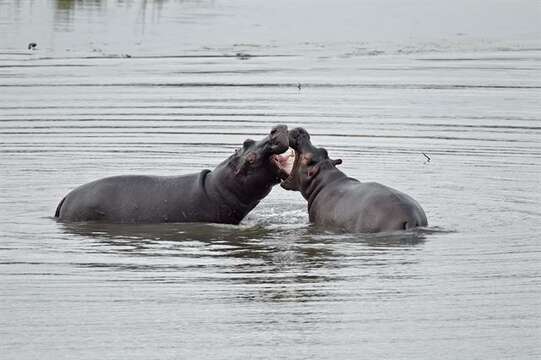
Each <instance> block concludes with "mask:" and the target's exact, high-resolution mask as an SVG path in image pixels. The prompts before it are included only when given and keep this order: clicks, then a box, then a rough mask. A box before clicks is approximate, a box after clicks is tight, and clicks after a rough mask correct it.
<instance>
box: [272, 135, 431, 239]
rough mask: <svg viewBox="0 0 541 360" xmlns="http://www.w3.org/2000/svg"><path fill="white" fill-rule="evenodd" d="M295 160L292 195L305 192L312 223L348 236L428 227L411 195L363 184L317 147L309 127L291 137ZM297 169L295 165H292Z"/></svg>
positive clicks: (288, 184)
mask: <svg viewBox="0 0 541 360" xmlns="http://www.w3.org/2000/svg"><path fill="white" fill-rule="evenodd" d="M289 146H290V147H292V148H293V150H295V160H294V162H293V164H292V168H291V167H290V169H287V170H286V171H289V174H290V175H289V177H287V178H286V179H285V180H283V181H282V184H281V186H282V187H283V188H284V189H286V190H294V191H300V192H301V194H302V196H303V197H304V198H305V199H306V200H307V201H308V214H309V219H310V222H312V223H314V224H316V225H319V226H322V227H330V228H335V229H340V230H344V231H348V232H366V233H374V232H382V231H395V230H407V229H411V228H414V227H417V226H426V225H427V220H426V215H425V212H424V211H423V209H422V208H421V206H420V205H419V203H417V201H415V200H414V199H412V198H411V197H410V196H408V195H406V194H404V193H402V192H400V191H398V190H395V189H392V188H390V187H388V186H385V185H382V184H378V183H375V182H365V183H363V182H360V181H358V180H356V179H353V178H350V177H348V176H347V175H346V174H344V173H343V172H342V171H340V170H338V169H337V168H336V165H338V164H341V163H342V160H340V159H338V160H332V159H330V158H329V156H328V154H327V150H325V149H324V148H316V147H314V146H313V145H312V143H311V142H310V135H309V134H308V132H307V131H306V130H305V129H303V128H296V129H293V130H291V131H290V132H289ZM290 166H291V165H290Z"/></svg>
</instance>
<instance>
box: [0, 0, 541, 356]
mask: <svg viewBox="0 0 541 360" xmlns="http://www.w3.org/2000/svg"><path fill="white" fill-rule="evenodd" d="M540 16H541V8H540V5H539V2H537V1H535V0H531V1H527V0H523V1H514V2H508V1H494V2H491V6H490V8H489V9H487V8H486V4H485V3H484V2H481V1H456V2H452V3H451V2H443V1H435V2H430V3H428V2H424V1H420V0H416V1H413V0H411V1H398V0H389V1H385V2H376V1H361V2H359V1H355V2H354V1H339V2H332V3H329V2H324V1H310V2H308V1H299V2H290V1H289V2H287V1H272V2H265V1H226V0H224V1H195V0H194V1H118V2H115V1H98V0H96V1H69V0H66V1H60V0H59V1H56V2H54V1H29V0H23V1H17V2H13V1H7V0H1V1H0V34H1V36H0V140H1V141H0V165H1V175H0V189H1V191H0V194H1V196H0V202H1V204H0V235H1V240H0V285H1V289H2V290H1V291H0V354H1V355H0V357H1V358H2V359H31V358H37V357H39V358H50V359H53V358H54V359H59V358H78V359H95V358H142V359H149V358H159V359H164V358H200V359H230V358H259V359H277V358H284V359H305V358H318V359H329V358H333V359H335V358H374V357H376V358H415V359H422V358H424V359H432V358H440V359H456V358H459V357H467V358H483V359H486V358H498V359H503V358H512V359H519V358H520V359H528V358H529V359H538V358H539V357H541V347H540V346H539V343H540V342H541V300H540V299H541V296H540V295H541V290H540V289H541V287H540V285H541V266H540V260H541V258H540V254H541V242H540V240H541V239H540V237H541V236H540V235H541V221H540V220H541V208H540V205H539V204H540V203H541V195H540V194H541V181H540V180H541V136H540V135H541V118H540V116H539V114H541V102H540V101H539V99H541V42H540V41H539V39H541V22H540V21H539V19H540ZM29 42H36V43H37V48H36V50H34V51H31V50H27V44H28V43H29ZM299 84H300V87H301V88H300V89H299V88H298V85H299ZM278 123H284V124H287V125H288V126H290V127H295V126H303V127H305V128H307V129H308V130H309V131H310V132H311V133H312V134H313V136H312V138H313V142H314V143H315V144H317V145H320V146H324V147H326V148H327V149H328V151H329V153H330V154H331V156H332V157H334V158H342V159H343V160H344V163H343V165H342V166H341V167H342V169H343V170H344V171H345V172H346V173H347V174H349V175H350V176H353V177H356V178H358V179H360V180H363V181H379V182H382V183H384V184H387V185H390V186H393V187H395V188H398V189H399V190H402V191H404V192H406V193H408V194H410V195H412V196H413V197H414V198H416V199H417V200H418V201H419V202H420V203H421V204H422V205H423V207H424V209H425V211H426V213H427V216H428V220H429V224H430V227H429V228H428V229H425V230H423V231H419V232H414V233H402V234H384V235H352V234H333V233H327V232H324V231H321V230H318V229H314V228H312V227H311V226H309V225H308V220H307V215H306V209H305V206H306V205H305V202H304V200H303V199H302V198H301V196H300V195H299V194H297V193H292V192H286V191H283V190H282V189H281V188H279V187H276V188H275V189H274V190H273V192H272V193H271V194H270V195H269V196H268V197H267V198H266V199H265V200H264V201H263V202H262V203H261V204H260V205H259V206H258V207H257V208H256V209H255V210H254V211H253V212H252V213H251V214H249V216H248V217H247V218H246V219H245V220H244V221H243V223H242V224H241V225H240V226H218V225H208V224H189V225H186V224H184V225H182V224H168V225H139V226H126V225H122V226H119V225H95V224H94V225H93V224H60V223H57V222H55V221H54V220H53V219H52V215H53V213H54V210H55V208H56V205H57V203H58V201H59V200H60V199H61V198H62V196H63V195H65V194H66V193H67V192H68V191H69V190H71V189H73V188H74V187H75V186H78V185H80V184H82V183H85V182H88V181H91V180H94V179H97V178H101V177H105V176H109V175H118V174H137V173H145V174H158V175H173V174H184V173H190V172H195V171H200V170H201V169H204V168H212V167H213V166H215V165H216V164H218V163H219V162H220V161H222V160H223V159H224V158H225V157H226V156H228V155H229V154H230V153H231V152H232V151H233V150H234V148H235V147H237V146H239V144H241V143H242V141H243V140H244V139H245V138H247V137H253V138H256V139H257V138H260V137H262V136H263V135H264V134H265V133H267V132H268V130H269V129H270V128H271V127H272V126H273V125H274V124H278ZM423 153H425V154H427V155H428V156H429V157H430V159H431V161H429V162H428V161H427V159H426V158H425V156H424V155H423Z"/></svg>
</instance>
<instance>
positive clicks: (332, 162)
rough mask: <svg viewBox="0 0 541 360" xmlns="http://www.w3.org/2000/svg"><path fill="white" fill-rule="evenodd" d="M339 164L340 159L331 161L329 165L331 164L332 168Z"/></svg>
mask: <svg viewBox="0 0 541 360" xmlns="http://www.w3.org/2000/svg"><path fill="white" fill-rule="evenodd" d="M341 163H342V159H336V160H331V164H333V165H334V166H336V165H340V164H341Z"/></svg>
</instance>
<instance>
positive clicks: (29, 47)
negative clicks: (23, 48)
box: [28, 42, 38, 50]
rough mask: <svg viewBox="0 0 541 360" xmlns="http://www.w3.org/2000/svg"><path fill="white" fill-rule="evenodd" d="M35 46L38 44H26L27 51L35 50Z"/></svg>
mask: <svg viewBox="0 0 541 360" xmlns="http://www.w3.org/2000/svg"><path fill="white" fill-rule="evenodd" d="M37 46H38V44H36V43H35V42H31V43H28V50H36V47H37Z"/></svg>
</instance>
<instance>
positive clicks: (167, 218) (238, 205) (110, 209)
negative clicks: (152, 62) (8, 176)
mask: <svg viewBox="0 0 541 360" xmlns="http://www.w3.org/2000/svg"><path fill="white" fill-rule="evenodd" d="M287 149H288V132H287V127H286V126H284V125H280V126H276V127H274V128H273V129H272V131H271V132H270V134H269V135H268V136H266V137H265V138H264V139H263V140H261V141H258V142H256V141H254V140H250V139H248V140H246V141H244V144H243V146H242V147H241V148H240V149H238V150H236V152H235V153H234V154H233V155H231V156H230V157H229V158H227V159H226V160H225V161H223V162H222V163H221V164H219V165H218V166H217V167H216V168H215V169H214V170H212V171H210V170H203V171H201V172H200V173H195V174H189V175H181V176H149V175H125V176H114V177H108V178H104V179H100V180H96V181H93V182H90V183H87V184H84V185H82V186H79V187H78V188H76V189H74V190H73V191H71V192H70V193H69V194H68V195H66V197H65V198H64V199H63V200H62V201H61V202H60V204H59V205H58V208H57V210H56V214H55V216H56V217H57V218H58V219H59V220H60V221H103V222H109V223H163V222H209V223H225V224H238V223H239V222H240V221H241V220H242V219H243V218H244V217H245V216H246V215H247V214H248V213H249V212H250V211H251V210H252V209H253V208H254V207H255V206H256V205H257V204H258V203H259V201H260V200H261V199H263V198H264V197H265V196H266V195H267V194H268V193H269V192H270V191H271V189H272V187H273V186H274V185H276V184H278V183H279V182H280V176H281V175H282V176H283V175H284V174H283V171H282V170H281V168H280V158H279V155H278V154H280V153H282V152H284V151H286V150H287Z"/></svg>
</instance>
